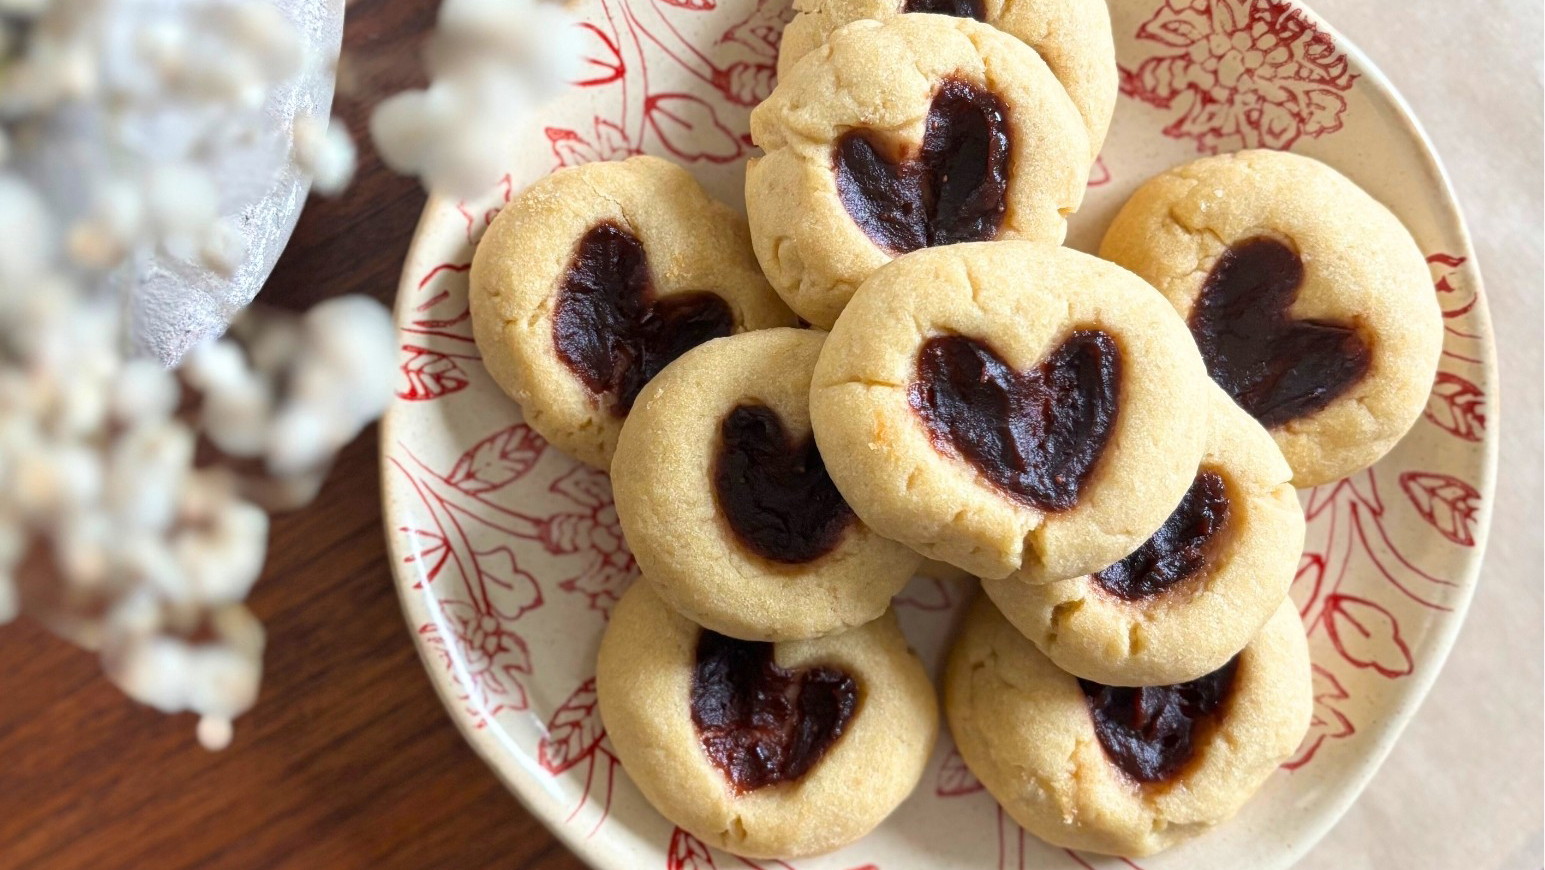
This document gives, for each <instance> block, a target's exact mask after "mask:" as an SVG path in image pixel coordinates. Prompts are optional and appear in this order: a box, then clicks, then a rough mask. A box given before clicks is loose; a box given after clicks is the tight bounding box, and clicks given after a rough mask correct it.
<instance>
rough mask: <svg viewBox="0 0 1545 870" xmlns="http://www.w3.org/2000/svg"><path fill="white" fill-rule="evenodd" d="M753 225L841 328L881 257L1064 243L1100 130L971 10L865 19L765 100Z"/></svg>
mask: <svg viewBox="0 0 1545 870" xmlns="http://www.w3.org/2000/svg"><path fill="white" fill-rule="evenodd" d="M751 137H752V139H753V141H755V142H756V144H757V145H758V146H760V147H762V148H763V149H765V150H766V152H767V153H766V155H765V156H763V157H761V158H758V159H753V160H751V161H749V162H748V163H747V164H746V210H747V214H748V216H749V218H750V224H751V240H752V244H753V245H754V246H755V249H756V256H757V259H758V260H760V261H761V263H762V269H763V271H764V272H766V274H767V279H768V280H769V281H770V282H772V286H773V289H775V290H777V291H778V293H779V295H781V296H782V297H783V299H784V301H786V302H788V304H789V306H790V307H791V308H793V309H794V311H795V312H796V313H798V314H799V316H801V317H803V318H804V319H805V320H807V321H809V322H810V323H812V324H815V325H816V326H819V327H821V328H822V329H829V328H831V325H832V324H833V323H834V322H835V321H836V319H837V315H838V313H840V312H841V311H842V308H843V306H844V305H845V304H847V301H848V298H849V297H851V296H852V295H853V291H854V290H855V289H856V288H857V287H858V285H859V284H860V283H862V282H863V280H864V279H865V278H867V277H869V274H870V273H871V272H873V271H874V270H875V269H877V268H879V267H880V266H882V265H884V264H885V263H887V262H889V261H890V260H892V259H894V258H896V257H898V256H900V255H902V254H905V253H907V252H908V251H915V250H918V249H919V248H930V247H940V246H945V245H953V244H958V243H961V242H976V241H991V240H995V239H1029V240H1032V241H1042V242H1052V243H1060V242H1061V241H1062V239H1063V236H1064V235H1065V234H1066V231H1067V215H1068V214H1069V213H1070V212H1073V211H1075V210H1077V208H1078V206H1079V204H1080V203H1081V202H1082V201H1083V196H1084V184H1085V181H1086V179H1087V176H1088V171H1089V134H1088V133H1087V132H1085V130H1084V125H1083V120H1082V119H1081V118H1080V117H1079V115H1078V111H1077V109H1075V108H1074V106H1073V102H1072V100H1071V99H1069V97H1068V95H1067V92H1066V91H1064V90H1063V89H1062V85H1061V84H1059V83H1058V81H1057V78H1056V76H1054V75H1052V72H1051V70H1050V69H1049V68H1048V67H1047V66H1046V62H1045V61H1043V60H1041V57H1040V55H1038V54H1036V53H1035V50H1034V49H1031V48H1030V47H1029V46H1027V45H1025V44H1024V43H1023V42H1020V41H1019V40H1017V39H1015V38H1014V37H1012V36H1008V35H1007V34H1004V33H1002V32H1000V31H998V30H995V29H994V28H992V27H990V26H988V25H986V24H982V23H981V22H978V21H972V20H970V19H964V18H949V17H945V16H942V15H901V16H897V17H895V18H891V19H890V20H888V21H885V22H883V23H882V22H877V21H855V22H853V23H852V24H849V25H848V26H846V27H843V28H841V29H839V30H838V31H837V32H835V33H833V34H832V37H831V40H830V41H829V42H827V43H826V44H825V45H823V46H822V47H820V48H818V49H816V50H815V51H813V52H811V53H810V54H809V55H807V56H806V57H805V59H804V60H803V61H801V62H800V63H798V64H795V65H794V69H793V70H792V71H790V73H789V76H788V78H786V79H784V80H783V81H781V82H780V83H779V84H778V87H777V88H776V89H775V90H774V91H773V93H772V95H771V96H769V97H768V98H767V100H766V101H764V102H763V103H762V104H761V105H760V106H758V107H757V108H756V110H755V111H753V112H752V113H751Z"/></svg>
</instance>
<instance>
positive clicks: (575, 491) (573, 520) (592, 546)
mask: <svg viewBox="0 0 1545 870" xmlns="http://www.w3.org/2000/svg"><path fill="white" fill-rule="evenodd" d="M551 489H552V491H553V492H555V493H558V494H559V495H563V496H565V497H567V498H568V499H569V500H570V501H572V502H574V504H575V505H576V506H578V507H579V508H581V510H582V511H583V512H581V513H562V514H558V515H557V516H554V517H552V518H551V519H549V520H548V521H547V522H546V523H545V524H544V525H543V527H542V544H543V546H545V547H546V548H547V551H548V552H550V553H554V554H560V555H567V554H581V553H582V554H584V555H585V556H586V564H585V566H584V567H583V568H582V569H581V570H580V571H579V573H577V574H574V575H573V576H571V577H569V578H568V579H566V580H563V581H561V582H560V583H559V584H558V587H559V588H560V589H563V590H564V591H565V592H577V593H579V594H581V595H584V596H585V597H586V598H588V599H589V601H590V607H591V608H592V609H594V610H599V611H600V612H601V613H602V614H603V615H609V614H610V613H611V609H612V605H613V604H616V603H617V600H618V599H619V598H621V597H622V593H623V592H625V591H627V588H628V584H630V583H632V582H633V578H634V577H635V576H637V575H638V565H637V564H636V563H634V561H633V554H632V553H631V552H630V551H629V550H628V545H627V542H626V541H624V540H623V538H622V524H621V523H620V522H618V520H617V508H616V506H615V505H614V504H613V503H612V493H611V484H610V483H609V482H608V481H607V478H606V475H604V474H602V473H601V472H599V471H596V470H595V469H593V468H589V467H587V466H576V467H575V468H574V470H573V471H570V472H569V473H567V474H565V475H564V476H563V477H560V478H558V479H557V480H555V481H553V485H552V487H551Z"/></svg>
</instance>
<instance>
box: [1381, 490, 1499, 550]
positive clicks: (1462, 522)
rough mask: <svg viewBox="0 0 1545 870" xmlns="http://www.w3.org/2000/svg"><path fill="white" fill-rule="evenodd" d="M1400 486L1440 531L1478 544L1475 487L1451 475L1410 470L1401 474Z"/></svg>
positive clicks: (1462, 543) (1467, 543)
mask: <svg viewBox="0 0 1545 870" xmlns="http://www.w3.org/2000/svg"><path fill="white" fill-rule="evenodd" d="M1400 488H1401V489H1403V490H1405V493H1406V496H1407V497H1409V498H1410V499H1411V504H1413V505H1415V506H1416V512H1417V513H1419V514H1421V515H1422V519H1424V520H1426V521H1427V522H1429V523H1431V524H1432V527H1433V528H1435V529H1437V530H1438V533H1439V534H1441V535H1443V537H1445V538H1448V539H1449V540H1450V541H1453V542H1454V543H1456V544H1458V545H1460V546H1462V547H1473V546H1475V533H1474V531H1473V526H1474V525H1475V514H1476V512H1477V511H1478V510H1479V509H1480V500H1481V494H1480V492H1478V491H1477V490H1476V489H1475V487H1473V486H1471V485H1470V484H1468V483H1465V482H1464V481H1462V480H1460V479H1459V478H1457V477H1454V476H1452V475H1448V474H1429V473H1426V472H1416V471H1410V472H1406V473H1405V474H1402V475H1400Z"/></svg>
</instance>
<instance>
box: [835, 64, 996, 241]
mask: <svg viewBox="0 0 1545 870" xmlns="http://www.w3.org/2000/svg"><path fill="white" fill-rule="evenodd" d="M888 150H893V149H890V148H888V147H887V146H886V145H883V144H878V143H876V141H875V139H874V137H873V134H872V133H870V132H869V131H866V130H852V131H849V132H847V133H844V134H843V135H842V137H841V138H840V139H838V140H837V146H836V153H835V155H834V161H835V164H836V166H835V170H836V177H837V196H838V198H840V199H841V200H842V205H843V206H844V207H845V208H846V209H847V210H848V214H849V215H851V216H852V217H853V221H854V222H855V223H857V224H858V225H859V227H860V228H861V229H863V231H864V234H865V235H867V236H869V239H870V240H871V241H873V242H874V243H875V244H876V245H879V246H880V247H882V248H884V249H885V250H887V251H889V252H891V253H893V254H905V253H907V252H908V251H915V250H917V249H918V248H927V247H933V246H936V245H952V244H955V243H956V242H980V241H986V240H988V239H991V238H993V237H994V236H996V235H997V234H998V227H999V226H1000V225H1001V224H1002V223H1003V213H1004V210H1005V208H1006V201H1005V194H1006V193H1007V191H1008V184H1009V181H1008V179H1009V125H1008V118H1007V115H1006V114H1005V110H1004V107H1003V102H1002V101H1001V100H999V99H998V98H997V97H996V96H995V95H993V93H992V92H991V91H988V90H986V89H985V88H982V87H980V86H978V85H975V84H972V83H971V82H966V81H960V80H958V79H946V80H945V81H944V82H943V83H941V84H940V85H939V89H938V91H936V92H935V93H934V97H933V102H932V104H930V105H929V108H928V120H927V122H926V125H925V127H924V132H923V144H922V147H921V148H920V149H919V150H918V152H917V153H916V154H913V155H910V156H908V155H903V156H901V157H900V158H896V157H894V156H888V155H887V154H886V153H885V152H886V151H888Z"/></svg>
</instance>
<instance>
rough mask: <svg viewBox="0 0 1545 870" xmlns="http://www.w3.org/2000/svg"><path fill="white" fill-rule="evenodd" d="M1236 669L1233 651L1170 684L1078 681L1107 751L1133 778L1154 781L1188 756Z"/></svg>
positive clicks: (1180, 767)
mask: <svg viewBox="0 0 1545 870" xmlns="http://www.w3.org/2000/svg"><path fill="white" fill-rule="evenodd" d="M1238 669H1239V657H1238V656H1235V657H1234V658H1233V659H1231V660H1230V661H1229V663H1228V664H1226V665H1224V666H1223V667H1221V668H1218V669H1217V670H1216V671H1213V672H1212V673H1210V674H1208V675H1207V676H1205V677H1200V678H1198V679H1195V680H1192V681H1191V682H1189V683H1179V684H1176V685H1173V686H1146V687H1141V688H1128V687H1123V686H1103V685H1101V684H1099V683H1093V682H1090V681H1088V680H1079V681H1078V685H1079V687H1080V688H1082V689H1083V690H1084V700H1085V701H1087V702H1088V704H1089V715H1090V717H1091V718H1093V720H1094V733H1095V735H1096V736H1097V737H1099V738H1100V745H1101V746H1102V747H1104V748H1105V755H1106V757H1108V758H1110V760H1111V762H1112V763H1114V764H1115V765H1116V766H1117V767H1118V768H1120V769H1121V770H1122V772H1123V773H1125V774H1126V775H1127V776H1130V777H1131V778H1132V779H1135V780H1137V781H1138V782H1142V783H1155V782H1164V781H1166V780H1168V779H1170V778H1171V777H1173V776H1175V775H1176V774H1177V773H1180V772H1181V770H1183V769H1184V768H1185V766H1186V764H1188V763H1189V762H1190V761H1191V757H1192V756H1193V755H1195V754H1196V746H1197V743H1198V741H1199V739H1200V738H1201V737H1203V736H1205V734H1204V731H1205V729H1206V728H1208V727H1210V726H1211V725H1212V724H1213V723H1214V722H1216V720H1217V719H1218V718H1219V717H1220V716H1221V715H1222V713H1223V706H1224V704H1225V703H1226V702H1227V701H1228V698H1229V695H1230V694H1231V693H1232V692H1233V690H1234V674H1235V672H1236V671H1237V670H1238Z"/></svg>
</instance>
